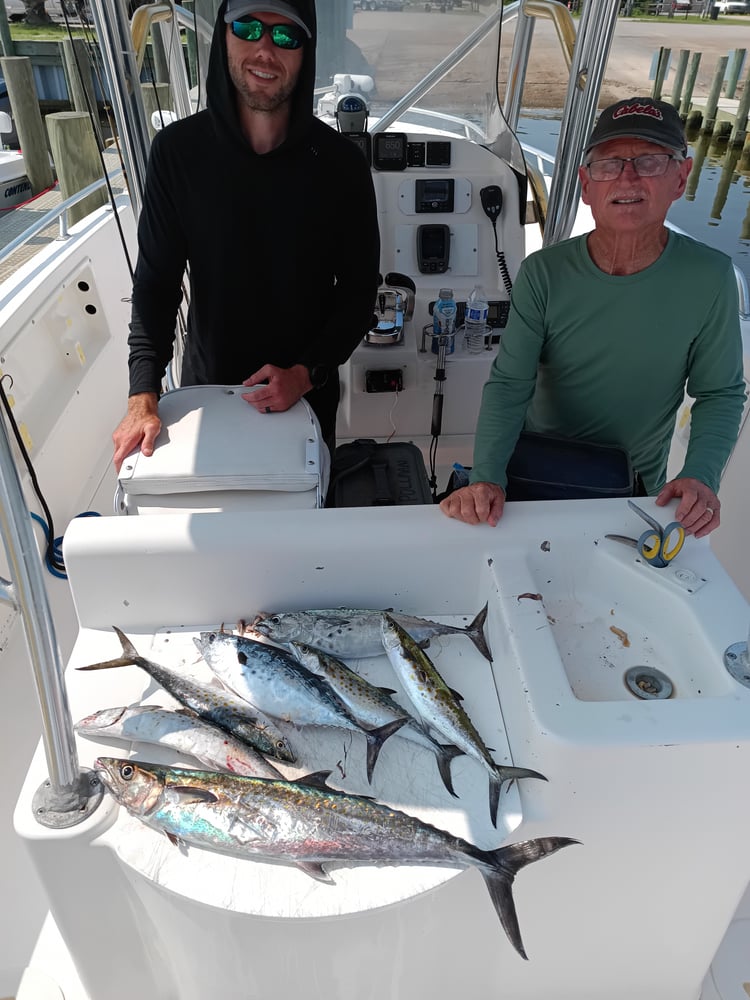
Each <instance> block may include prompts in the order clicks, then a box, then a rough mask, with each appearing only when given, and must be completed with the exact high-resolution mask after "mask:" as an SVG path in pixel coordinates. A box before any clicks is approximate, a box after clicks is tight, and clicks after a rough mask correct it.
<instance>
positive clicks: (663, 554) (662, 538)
mask: <svg viewBox="0 0 750 1000" xmlns="http://www.w3.org/2000/svg"><path fill="white" fill-rule="evenodd" d="M628 506H629V507H632V509H633V510H634V511H635V512H636V514H638V516H639V517H642V518H643V520H644V521H645V522H646V523H647V524H648V525H649V528H648V530H647V531H644V532H643V534H642V535H641V536H640V538H638V539H636V538H629V537H628V536H627V535H605V536H604V537H605V538H613V539H614V540H615V541H616V542H624V543H625V544H626V545H632V546H633V547H634V548H635V549H637V550H638V553H639V555H640V556H641V558H643V559H644V560H645V561H646V562H647V563H649V564H650V565H651V566H655V567H656V568H657V569H664V567H665V566H668V565H669V564H670V563H671V561H672V560H673V559H674V557H675V556H676V555H677V553H678V552H679V551H680V549H681V548H682V546H683V545H684V544H685V529H684V528H683V526H682V525H681V524H680V522H679V521H671V522H670V523H669V524H668V525H667V526H666V527H664V528H663V527H662V526H661V525H660V524H659V522H658V521H657V520H656V519H655V518H653V517H651V515H650V514H647V513H646V511H645V510H641V508H640V507H639V506H638V505H637V504H634V503H633V501H632V500H628Z"/></svg>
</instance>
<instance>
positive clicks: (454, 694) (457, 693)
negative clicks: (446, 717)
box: [448, 688, 464, 701]
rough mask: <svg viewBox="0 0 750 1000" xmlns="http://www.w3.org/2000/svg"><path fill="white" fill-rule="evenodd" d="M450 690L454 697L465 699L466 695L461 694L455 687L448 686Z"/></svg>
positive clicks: (457, 699)
mask: <svg viewBox="0 0 750 1000" xmlns="http://www.w3.org/2000/svg"><path fill="white" fill-rule="evenodd" d="M448 690H449V691H450V693H451V694H452V695H453V697H454V698H455V699H456V701H463V700H464V696H463V695H462V694H461V692H460V691H456V689H455V688H448Z"/></svg>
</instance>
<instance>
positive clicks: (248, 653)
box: [195, 632, 407, 781]
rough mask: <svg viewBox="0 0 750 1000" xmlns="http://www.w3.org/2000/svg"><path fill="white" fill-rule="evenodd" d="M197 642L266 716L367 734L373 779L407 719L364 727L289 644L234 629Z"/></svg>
mask: <svg viewBox="0 0 750 1000" xmlns="http://www.w3.org/2000/svg"><path fill="white" fill-rule="evenodd" d="M195 644H196V646H197V647H198V649H199V650H200V653H201V656H202V657H203V658H204V660H205V661H206V663H207V664H208V665H209V667H210V668H211V669H212V670H213V672H214V673H215V674H216V676H217V677H218V678H219V679H220V680H221V681H223V682H224V684H226V686H227V687H228V688H231V689H232V691H234V692H235V693H236V694H238V695H239V696H240V697H241V698H247V700H248V701H249V702H251V703H252V704H253V705H257V706H258V707H259V708H260V710H261V712H263V713H265V714H266V715H270V716H272V717H273V718H275V719H284V720H286V721H288V722H293V723H295V724H296V725H298V726H335V727H337V728H339V729H353V730H355V731H356V732H358V733H363V734H364V736H365V739H366V740H367V780H368V781H372V773H373V770H374V769H375V764H376V762H377V759H378V756H379V754H380V751H381V749H382V747H383V744H384V743H385V741H386V740H387V739H388V737H389V736H392V735H393V734H394V733H395V732H398V730H399V729H400V728H401V727H402V726H403V725H405V723H406V721H407V720H406V716H405V715H404V716H403V717H402V718H400V719H396V720H395V721H394V720H391V721H390V722H388V723H386V724H385V725H383V726H379V727H378V728H376V729H370V728H367V727H366V726H363V725H362V724H361V723H360V722H358V721H357V719H356V718H355V717H354V716H353V715H352V713H351V712H350V711H349V709H348V708H347V707H346V705H345V704H344V702H343V701H342V700H341V698H339V696H338V695H337V694H336V692H335V691H334V690H333V688H332V687H331V685H330V684H329V683H328V681H326V680H325V679H324V678H323V677H318V676H316V674H314V673H312V671H310V670H308V669H307V667H304V666H303V665H302V664H301V663H300V662H299V661H298V660H296V659H295V658H294V657H293V656H292V654H291V653H288V652H287V651H286V650H285V649H278V648H277V647H276V646H269V645H268V644H267V643H265V642H258V641H257V639H249V638H248V637H247V636H241V635H233V634H231V633H229V632H201V634H200V639H196V640H195Z"/></svg>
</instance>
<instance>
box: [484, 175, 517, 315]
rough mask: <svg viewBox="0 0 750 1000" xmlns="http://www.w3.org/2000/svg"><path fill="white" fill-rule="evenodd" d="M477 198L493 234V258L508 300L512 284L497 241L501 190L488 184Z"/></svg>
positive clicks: (501, 207)
mask: <svg viewBox="0 0 750 1000" xmlns="http://www.w3.org/2000/svg"><path fill="white" fill-rule="evenodd" d="M479 197H480V199H481V201H482V208H483V209H484V214H485V215H486V216H487V218H488V219H489V220H490V222H491V223H492V230H493V232H494V234H495V257H496V258H497V266H498V267H499V268H500V277H501V278H502V279H503V284H504V285H505V291H506V292H507V293H508V298H510V293H511V289H512V288H513V282H512V281H511V280H510V273H509V272H508V265H507V264H506V262H505V254H504V253H503V251H502V250H501V249H500V245H499V243H498V239H497V220H498V219H499V218H500V213H501V212H502V210H503V192H502V188H500V187H499V186H498V185H497V184H489V185H488V186H487V187H483V188H482V190H481V191H480V192H479Z"/></svg>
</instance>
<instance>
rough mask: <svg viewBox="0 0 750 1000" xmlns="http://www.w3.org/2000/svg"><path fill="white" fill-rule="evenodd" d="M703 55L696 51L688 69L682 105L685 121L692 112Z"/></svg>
mask: <svg viewBox="0 0 750 1000" xmlns="http://www.w3.org/2000/svg"><path fill="white" fill-rule="evenodd" d="M702 55H703V53H702V52H694V53H693V58H692V59H691V60H690V69H689V70H688V75H687V81H686V83H685V93H684V95H683V98H682V103H681V105H680V118H682V120H683V121H686V119H687V117H688V115H689V114H690V102H691V101H692V100H693V88H694V87H695V81H696V78H697V76H698V69H699V67H700V64H701V56H702Z"/></svg>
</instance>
